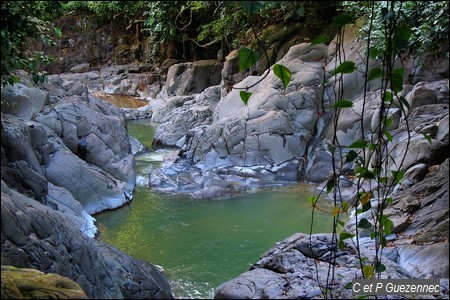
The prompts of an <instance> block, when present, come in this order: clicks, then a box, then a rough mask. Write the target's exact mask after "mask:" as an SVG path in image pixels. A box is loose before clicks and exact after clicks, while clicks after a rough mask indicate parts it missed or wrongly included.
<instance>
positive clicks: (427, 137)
mask: <svg viewBox="0 0 450 300" xmlns="http://www.w3.org/2000/svg"><path fill="white" fill-rule="evenodd" d="M422 134H423V137H424V138H425V139H426V140H427V141H428V143H430V144H432V143H433V142H432V141H431V138H430V136H429V135H428V134H426V133H422Z"/></svg>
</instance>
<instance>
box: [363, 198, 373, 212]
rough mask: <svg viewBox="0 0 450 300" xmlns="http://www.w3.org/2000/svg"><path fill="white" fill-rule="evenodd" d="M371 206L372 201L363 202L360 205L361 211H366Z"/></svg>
mask: <svg viewBox="0 0 450 300" xmlns="http://www.w3.org/2000/svg"><path fill="white" fill-rule="evenodd" d="M371 208H372V202H370V201H369V202H367V203H366V204H364V205H363V206H362V212H365V211H368V210H370V209H371Z"/></svg>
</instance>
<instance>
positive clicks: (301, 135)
mask: <svg viewBox="0 0 450 300" xmlns="http://www.w3.org/2000/svg"><path fill="white" fill-rule="evenodd" d="M325 56H326V46H325V45H316V46H310V45H309V44H300V45H297V46H294V47H292V48H291V49H290V51H289V52H288V53H287V54H286V56H285V57H284V58H283V59H282V60H281V61H279V63H280V64H283V65H285V66H286V67H288V68H289V69H290V70H291V72H292V79H291V82H290V83H289V86H288V87H287V88H286V91H284V89H283V86H282V83H281V80H279V79H278V78H277V77H276V76H275V75H274V74H273V72H270V74H269V75H268V76H267V77H265V78H262V77H259V76H252V77H247V78H246V79H244V80H243V81H241V82H240V83H239V84H238V85H237V86H236V87H235V89H233V90H232V91H231V92H230V93H229V94H228V95H227V96H226V97H224V98H222V99H221V101H220V102H219V103H218V104H217V107H216V110H215V112H214V115H213V122H212V124H211V125H209V126H207V127H205V128H202V129H201V130H193V131H192V132H190V134H188V136H187V137H188V138H187V139H186V143H185V145H184V146H183V149H182V150H183V157H184V158H186V159H188V160H192V161H193V162H195V163H196V164H197V165H198V166H200V167H201V168H203V169H213V168H216V167H224V166H228V167H233V166H255V165H263V166H264V165H271V166H275V165H281V164H283V163H285V162H288V161H291V160H293V159H296V158H299V157H302V156H303V155H304V154H305V150H306V147H307V143H308V141H309V140H310V138H311V137H312V135H313V133H314V130H315V126H316V122H317V120H318V119H319V115H320V112H321V107H322V106H321V103H320V93H321V91H320V88H319V84H320V82H321V79H322V77H323V62H324V59H325ZM260 80H262V81H261V82H259V83H258V84H257V85H256V86H254V87H252V88H250V89H249V92H252V93H253V94H252V96H251V98H250V100H249V103H248V106H247V107H246V106H244V104H243V102H242V100H241V98H240V91H241V90H242V89H245V87H246V86H252V85H253V84H255V83H257V82H258V81H260Z"/></svg>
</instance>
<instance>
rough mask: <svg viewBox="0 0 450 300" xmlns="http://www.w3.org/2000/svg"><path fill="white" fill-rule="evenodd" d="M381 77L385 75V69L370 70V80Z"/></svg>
mask: <svg viewBox="0 0 450 300" xmlns="http://www.w3.org/2000/svg"><path fill="white" fill-rule="evenodd" d="M381 77H383V71H382V70H381V69H380V68H374V69H372V70H370V73H369V79H368V80H369V81H370V80H374V79H377V78H381Z"/></svg>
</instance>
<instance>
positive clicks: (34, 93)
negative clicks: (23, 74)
mask: <svg viewBox="0 0 450 300" xmlns="http://www.w3.org/2000/svg"><path fill="white" fill-rule="evenodd" d="M1 94H2V113H5V114H12V115H15V116H17V117H19V118H22V119H24V120H27V121H28V120H30V119H31V118H32V117H33V115H34V114H36V113H38V112H40V111H41V110H42V109H43V108H44V106H45V105H46V104H48V103H49V94H48V92H46V91H43V90H41V89H39V88H37V87H28V86H26V85H24V84H22V83H16V84H14V85H12V86H11V85H7V86H4V87H2V92H1ZM3 101H5V103H3Z"/></svg>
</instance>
